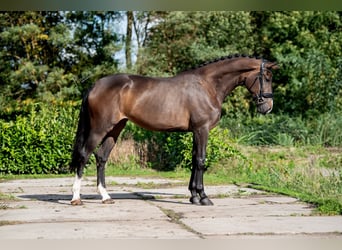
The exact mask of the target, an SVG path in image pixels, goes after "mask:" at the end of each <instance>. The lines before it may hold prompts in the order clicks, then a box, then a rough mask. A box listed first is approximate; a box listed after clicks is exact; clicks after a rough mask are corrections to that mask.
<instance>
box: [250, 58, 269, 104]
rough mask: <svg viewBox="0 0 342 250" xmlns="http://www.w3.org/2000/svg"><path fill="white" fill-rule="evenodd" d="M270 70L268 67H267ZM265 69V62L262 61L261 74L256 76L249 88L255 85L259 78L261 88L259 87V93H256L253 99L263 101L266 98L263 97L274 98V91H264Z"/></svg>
mask: <svg viewBox="0 0 342 250" xmlns="http://www.w3.org/2000/svg"><path fill="white" fill-rule="evenodd" d="M266 70H268V69H266ZM264 71H265V62H262V63H261V65H260V72H259V75H258V76H257V77H256V78H255V80H254V82H253V84H252V86H251V87H250V88H248V89H249V91H250V89H251V88H252V87H253V85H254V84H255V82H256V81H257V80H258V79H259V83H260V88H259V94H256V95H255V96H254V97H253V99H254V100H257V101H258V102H263V101H264V99H263V98H273V93H264V91H263V87H264Z"/></svg>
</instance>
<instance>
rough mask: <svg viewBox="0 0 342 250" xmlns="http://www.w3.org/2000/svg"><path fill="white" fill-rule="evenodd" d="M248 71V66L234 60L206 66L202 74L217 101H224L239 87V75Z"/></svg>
mask: <svg viewBox="0 0 342 250" xmlns="http://www.w3.org/2000/svg"><path fill="white" fill-rule="evenodd" d="M248 70H250V66H248V65H247V64H246V65H244V64H243V63H238V62H236V61H234V60H227V61H220V62H216V63H212V64H211V65H207V66H206V67H205V68H203V71H202V74H203V76H204V78H206V80H207V82H208V83H209V84H210V85H211V86H212V87H213V88H214V89H215V91H216V96H217V99H218V101H219V102H220V103H221V104H222V103H223V101H224V99H225V98H226V97H227V96H228V95H229V94H230V93H231V92H232V91H233V90H234V89H235V88H236V87H237V86H239V85H241V79H242V77H241V74H242V73H244V72H246V71H248Z"/></svg>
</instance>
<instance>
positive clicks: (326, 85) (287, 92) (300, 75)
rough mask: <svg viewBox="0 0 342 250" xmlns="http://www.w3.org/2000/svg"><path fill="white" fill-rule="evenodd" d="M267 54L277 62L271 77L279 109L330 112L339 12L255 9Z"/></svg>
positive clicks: (341, 39) (335, 92)
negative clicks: (277, 65) (273, 80)
mask: <svg viewBox="0 0 342 250" xmlns="http://www.w3.org/2000/svg"><path fill="white" fill-rule="evenodd" d="M258 15H259V17H260V16H262V18H261V19H262V20H263V21H262V22H261V23H259V26H258V27H256V31H257V32H256V33H258V34H260V37H261V38H262V41H263V44H264V47H265V48H267V50H264V51H266V53H269V54H270V57H271V58H275V59H276V60H277V61H278V62H279V63H281V67H282V70H281V71H280V72H279V74H277V75H278V78H277V79H276V82H277V83H278V85H276V87H277V88H276V100H277V105H276V106H277V107H280V108H279V109H280V111H282V112H286V113H291V114H302V115H305V114H307V115H313V114H317V113H324V112H328V111H333V110H334V109H336V108H337V106H336V104H337V103H338V99H341V95H339V90H340V89H341V87H342V83H341V78H340V73H339V72H340V69H341V59H340V58H341V56H342V52H341V47H342V46H341V45H342V44H341V43H342V32H341V31H342V22H341V13H339V12H333V11H331V12H325V11H323V12H314V11H290V12H268V13H264V14H260V13H259V14H258Z"/></svg>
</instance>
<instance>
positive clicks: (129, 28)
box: [125, 11, 133, 69]
mask: <svg viewBox="0 0 342 250" xmlns="http://www.w3.org/2000/svg"><path fill="white" fill-rule="evenodd" d="M126 15H127V30H126V46H125V47H126V50H125V54H126V67H127V69H130V68H131V67H132V57H131V45H132V24H133V12H132V11H127V13H126Z"/></svg>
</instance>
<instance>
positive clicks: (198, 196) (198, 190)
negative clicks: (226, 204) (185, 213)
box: [189, 128, 213, 205]
mask: <svg viewBox="0 0 342 250" xmlns="http://www.w3.org/2000/svg"><path fill="white" fill-rule="evenodd" d="M208 134H209V130H208V129H206V128H202V129H199V130H196V131H194V134H193V154H192V172H191V178H190V183H189V190H190V192H191V198H190V202H191V203H193V204H201V205H213V203H212V202H211V200H210V199H209V198H208V196H207V195H206V194H205V192H204V184H203V174H204V171H205V155H206V147H207V142H208Z"/></svg>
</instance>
